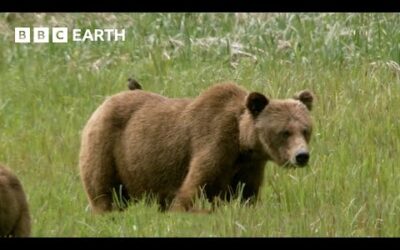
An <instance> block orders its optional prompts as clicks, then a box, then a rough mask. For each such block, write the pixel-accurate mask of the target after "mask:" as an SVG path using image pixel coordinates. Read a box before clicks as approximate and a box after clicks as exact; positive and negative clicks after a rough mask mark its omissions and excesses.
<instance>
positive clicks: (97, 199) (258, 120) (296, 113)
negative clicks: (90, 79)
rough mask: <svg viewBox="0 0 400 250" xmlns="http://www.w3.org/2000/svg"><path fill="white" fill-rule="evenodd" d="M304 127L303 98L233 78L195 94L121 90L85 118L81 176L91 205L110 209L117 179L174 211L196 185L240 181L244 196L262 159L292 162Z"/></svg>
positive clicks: (303, 141)
mask: <svg viewBox="0 0 400 250" xmlns="http://www.w3.org/2000/svg"><path fill="white" fill-rule="evenodd" d="M310 95H311V96H312V94H311V93H310ZM306 129H307V135H306V136H304V134H303V130H306ZM283 130H285V131H286V130H287V131H290V132H289V133H291V135H290V136H289V137H288V138H287V140H284V139H283V138H281V137H279V135H280V133H281V131H283ZM309 134H311V119H310V117H309V113H308V110H307V108H306V106H305V105H304V104H303V103H302V102H300V101H297V100H294V99H290V100H289V99H288V100H268V99H267V98H266V97H265V96H264V95H262V94H260V93H256V92H253V93H249V92H247V91H246V90H244V89H243V88H241V87H239V86H237V85H236V84H229V83H228V84H219V85H215V86H212V87H211V88H209V89H208V90H206V91H204V92H203V93H202V94H201V95H200V96H198V97H197V98H194V99H170V98H166V97H163V96H160V95H157V94H154V93H149V92H146V91H142V90H135V91H126V92H122V93H119V94H117V95H114V96H112V97H111V98H109V99H108V100H106V101H105V102H104V103H103V104H102V105H101V106H100V107H99V108H98V109H97V110H96V111H95V112H94V113H93V115H92V116H91V118H90V119H89V121H88V122H87V124H86V126H85V128H84V130H83V133H82V143H81V152H80V171H81V177H82V181H83V184H84V187H85V190H86V193H87V195H88V198H89V201H90V204H91V207H92V209H93V210H94V211H95V212H105V211H110V210H112V209H113V201H112V195H111V191H112V190H113V188H114V189H116V190H119V187H123V188H122V190H123V195H124V196H125V197H126V198H133V199H139V198H141V197H143V195H145V194H151V195H154V196H155V197H157V199H158V200H159V203H160V205H161V207H162V209H166V208H169V209H170V210H173V211H187V210H192V209H193V207H192V205H193V198H194V197H195V196H196V195H197V194H198V192H199V190H200V189H203V190H204V191H205V194H206V196H207V197H208V198H209V199H210V200H213V198H215V197H220V196H222V195H225V196H228V198H229V194H230V192H229V191H235V190H236V189H237V188H238V186H239V184H244V189H243V198H244V199H245V200H247V199H253V200H254V199H255V198H256V197H257V196H258V191H259V188H260V186H261V184H262V181H263V175H264V166H265V164H266V162H267V161H268V160H272V161H275V162H277V163H278V164H280V165H292V164H290V163H291V162H293V161H292V158H293V157H294V155H293V154H295V152H297V150H298V149H299V148H303V149H306V148H307V143H308V141H309Z"/></svg>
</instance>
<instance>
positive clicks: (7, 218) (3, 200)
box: [0, 165, 31, 237]
mask: <svg viewBox="0 0 400 250" xmlns="http://www.w3.org/2000/svg"><path fill="white" fill-rule="evenodd" d="M30 233H31V218H30V214H29V208H28V203H27V200H26V197H25V192H24V190H23V188H22V185H21V183H20V181H19V180H18V178H17V177H16V176H15V175H14V174H13V173H12V172H11V171H10V170H9V169H8V168H6V167H5V166H2V165H0V237H28V236H30Z"/></svg>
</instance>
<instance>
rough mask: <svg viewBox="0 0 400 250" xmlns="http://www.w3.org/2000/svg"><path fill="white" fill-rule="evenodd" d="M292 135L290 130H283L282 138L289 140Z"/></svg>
mask: <svg viewBox="0 0 400 250" xmlns="http://www.w3.org/2000/svg"><path fill="white" fill-rule="evenodd" d="M291 135H292V133H290V131H289V130H283V131H281V132H280V136H281V137H282V138H284V139H287V138H289V137H290V136H291Z"/></svg>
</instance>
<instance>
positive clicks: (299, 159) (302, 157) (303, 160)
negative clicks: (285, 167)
mask: <svg viewBox="0 0 400 250" xmlns="http://www.w3.org/2000/svg"><path fill="white" fill-rule="evenodd" d="M308 159H310V154H309V153H308V151H305V150H300V151H298V152H297V153H296V156H295V164H296V165H298V166H300V167H303V166H305V165H306V164H307V163H308Z"/></svg>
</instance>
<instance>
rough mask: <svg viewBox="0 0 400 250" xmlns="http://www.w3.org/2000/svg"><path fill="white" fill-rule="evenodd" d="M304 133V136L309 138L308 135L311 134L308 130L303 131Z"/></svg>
mask: <svg viewBox="0 0 400 250" xmlns="http://www.w3.org/2000/svg"><path fill="white" fill-rule="evenodd" d="M302 133H303V135H304V136H305V137H307V136H308V134H309V131H308V129H303V131H302Z"/></svg>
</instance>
